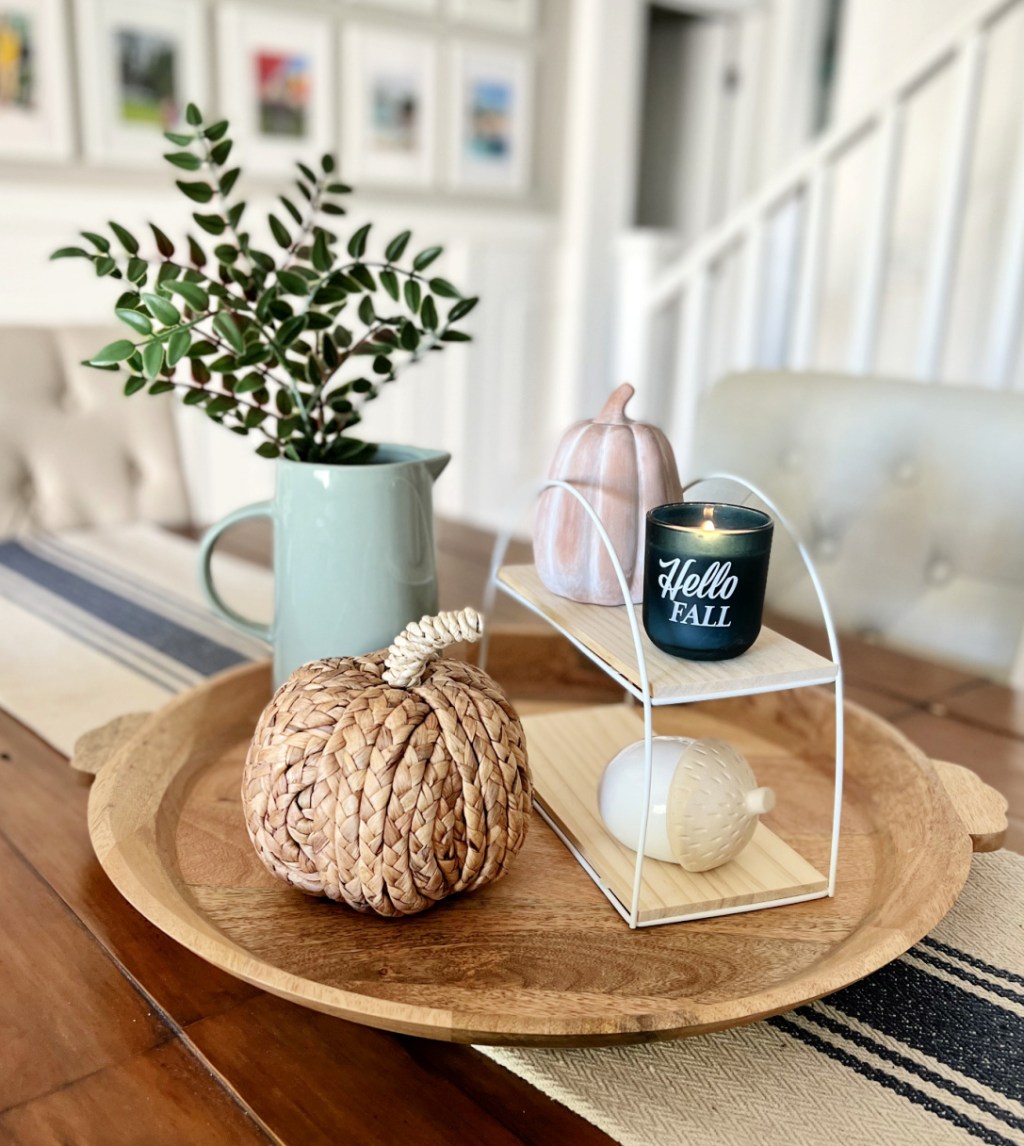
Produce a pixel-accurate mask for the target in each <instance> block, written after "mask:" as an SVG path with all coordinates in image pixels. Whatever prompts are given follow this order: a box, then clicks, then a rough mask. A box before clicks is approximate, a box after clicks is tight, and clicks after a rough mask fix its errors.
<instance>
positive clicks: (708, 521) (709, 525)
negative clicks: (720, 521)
mask: <svg viewBox="0 0 1024 1146" xmlns="http://www.w3.org/2000/svg"><path fill="white" fill-rule="evenodd" d="M714 528H715V511H714V510H713V509H712V508H711V506H710V505H706V506H704V521H703V522H702V523H701V529H707V530H712V529H714Z"/></svg>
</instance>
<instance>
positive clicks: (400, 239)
mask: <svg viewBox="0 0 1024 1146" xmlns="http://www.w3.org/2000/svg"><path fill="white" fill-rule="evenodd" d="M411 238H412V231H403V232H402V233H401V234H400V235H395V237H394V238H393V239H392V240H391V242H390V243H388V245H387V249H386V250H385V251H384V257H385V258H386V259H387V261H388V262H389V263H394V262H397V261H398V260H399V259H400V258H401V257H402V255H404V254H405V248H406V247H407V246H408V245H409V240H410V239H411Z"/></svg>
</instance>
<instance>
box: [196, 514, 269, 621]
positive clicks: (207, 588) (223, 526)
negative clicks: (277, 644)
mask: <svg viewBox="0 0 1024 1146" xmlns="http://www.w3.org/2000/svg"><path fill="white" fill-rule="evenodd" d="M251 517H269V518H271V520H273V508H272V503H271V502H269V501H258V502H256V503H255V504H254V505H244V506H242V508H241V509H236V510H235V511H234V512H233V513H229V514H228V515H227V517H223V518H221V520H220V521H218V522H217V524H216V525H211V526H210V528H209V529H208V530H207V531H206V532H205V533H204V534H203V539H202V541H201V542H200V543H199V585H200V587H201V588H202V590H203V596H204V597H205V598H206V600H207V603H208V604H209V606H210V608H211V609H213V611H214V612H215V613H216V614H217V615H218V616H219V617H222V618H223V619H224V620H225V621H227V623H228V624H229V625H233V626H234V627H235V628H236V629H239V630H240V631H241V632H243V633H245V634H246V635H247V636H250V637H256V638H258V639H259V640H261V641H267V642H268V643H269V642H272V641H273V639H274V627H273V624H269V625H261V624H260V623H259V621H250V620H249V619H248V618H247V617H243V616H242V614H241V613H236V612H235V610H234V609H232V608H231V606H230V605H227V604H225V603H224V600H223V598H222V597H221V595H220V593H218V592H217V589H216V587H215V586H214V584H213V571H212V569H211V563H212V561H213V549H214V546H215V545H216V544H217V542H218V540H219V539H220V536H221V534H222V533H224V531H225V530H228V529H230V528H231V527H232V526H233V525H237V524H238V523H239V522H240V521H248V519H249V518H251Z"/></svg>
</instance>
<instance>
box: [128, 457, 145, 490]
mask: <svg viewBox="0 0 1024 1146" xmlns="http://www.w3.org/2000/svg"><path fill="white" fill-rule="evenodd" d="M124 468H125V473H126V474H127V475H128V480H129V482H131V484H132V485H137V484H138V482H139V479H140V478H141V477H142V469H141V467H140V466H139V463H138V462H137V461H136V460H135V459H134V458H133V457H129V458H128V459H127V460H126V461H125V464H124Z"/></svg>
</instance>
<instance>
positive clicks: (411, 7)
mask: <svg viewBox="0 0 1024 1146" xmlns="http://www.w3.org/2000/svg"><path fill="white" fill-rule="evenodd" d="M349 3H350V4H351V5H352V6H353V7H360V8H379V9H386V10H388V11H391V12H407V13H418V14H419V15H422V16H432V15H433V14H434V13H435V12H436V11H437V10H438V7H439V4H440V0H349Z"/></svg>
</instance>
